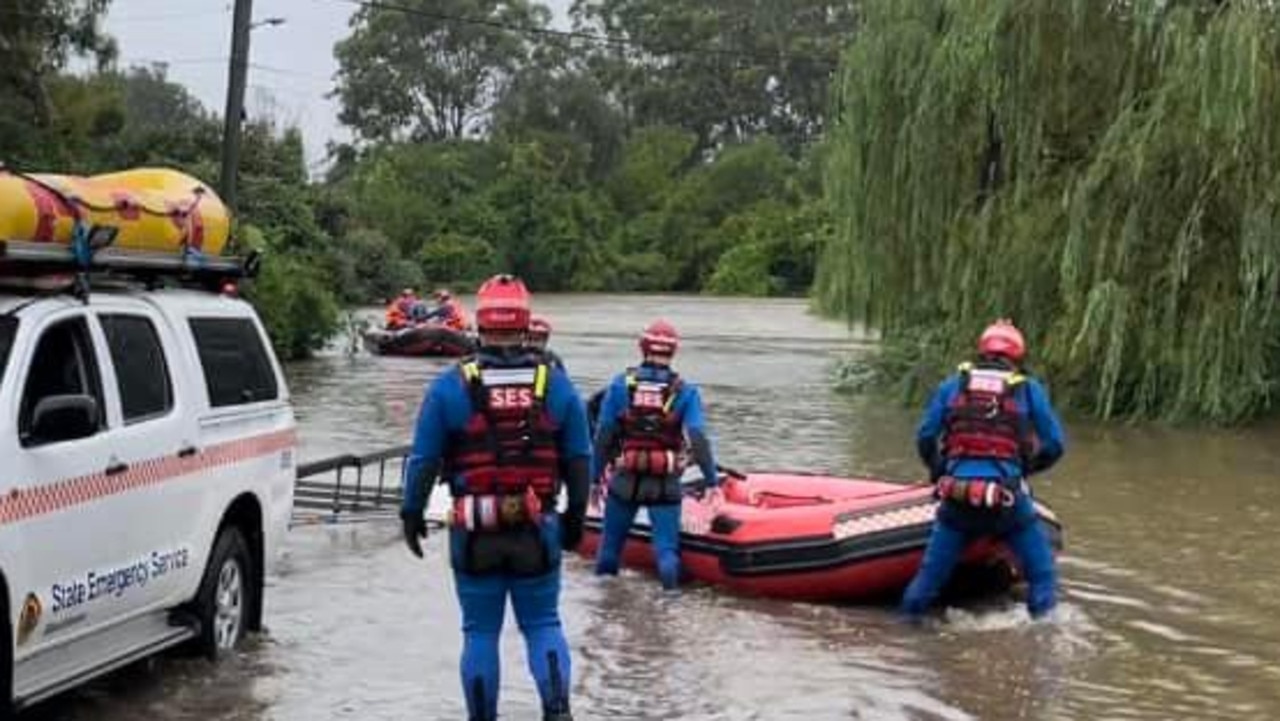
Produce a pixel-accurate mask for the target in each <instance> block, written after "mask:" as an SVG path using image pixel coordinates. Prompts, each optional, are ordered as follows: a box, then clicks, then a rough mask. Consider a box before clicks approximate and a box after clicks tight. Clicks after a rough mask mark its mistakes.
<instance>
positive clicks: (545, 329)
mask: <svg viewBox="0 0 1280 721" xmlns="http://www.w3.org/2000/svg"><path fill="white" fill-rule="evenodd" d="M529 336H530V337H532V338H536V339H544V338H550V337H551V323H550V322H548V321H547V319H546V318H543V317H542V316H540V315H535V316H532V317H531V318H530V319H529Z"/></svg>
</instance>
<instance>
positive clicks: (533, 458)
mask: <svg viewBox="0 0 1280 721" xmlns="http://www.w3.org/2000/svg"><path fill="white" fill-rule="evenodd" d="M476 320H477V325H478V328H479V333H480V343H481V348H480V351H479V353H478V354H477V355H476V356H474V357H473V358H469V359H464V360H463V361H462V362H460V363H459V364H458V365H457V366H456V367H454V368H453V369H451V370H450V371H447V372H445V373H444V374H443V375H441V376H440V377H438V378H437V379H436V380H435V381H434V382H433V383H432V384H431V386H430V387H429V388H428V389H427V392H426V397H425V399H424V401H423V405H422V410H421V411H420V413H419V416H418V424H417V431H416V434H415V436H414V440H413V451H412V453H411V454H410V456H409V460H408V463H407V464H406V469H405V486H404V488H405V492H404V503H403V507H402V508H401V519H402V520H403V523H404V537H405V542H406V543H407V544H408V546H409V549H410V551H411V552H412V553H413V554H414V555H415V556H418V557H419V558H421V557H422V548H421V545H420V539H422V538H425V537H426V523H425V520H424V518H423V512H424V509H425V508H426V506H427V502H428V500H429V497H430V490H431V484H432V481H433V479H435V478H436V477H437V475H439V477H440V479H441V483H446V484H448V486H449V491H450V494H451V496H452V499H453V503H452V508H451V510H450V514H449V550H450V559H451V563H452V566H453V575H454V581H455V585H456V587H457V593H458V601H459V604H460V605H461V607H462V630H463V634H464V647H463V651H462V662H461V670H462V686H463V693H464V694H465V697H466V702H467V710H468V713H469V717H470V719H471V721H493V719H496V718H497V716H498V678H499V666H500V660H499V646H498V641H499V636H500V634H501V631H502V624H503V615H504V613H505V609H506V604H507V598H508V597H510V598H511V603H512V606H513V608H514V609H515V615H516V621H517V622H518V623H519V626H520V631H521V633H522V634H523V635H524V639H525V644H526V647H527V652H528V662H529V668H530V671H531V672H532V673H533V678H534V680H535V681H536V683H537V687H538V693H539V695H540V697H541V700H542V707H543V714H544V716H543V718H544V719H547V720H548V721H552V720H554V721H570V720H571V718H572V717H571V716H570V714H569V689H570V682H571V666H570V659H569V648H568V646H567V644H566V642H565V636H564V632H563V630H562V628H561V624H560V613H559V603H560V562H561V554H562V550H572V549H574V548H576V547H577V546H578V544H579V543H580V542H581V540H582V525H583V518H584V516H585V514H586V507H587V500H588V494H589V492H590V475H589V469H590V462H591V442H590V437H589V435H588V432H587V419H586V412H585V410H584V408H583V405H582V400H581V398H580V397H579V396H578V392H577V390H576V389H575V388H574V386H573V382H572V381H571V380H569V377H568V376H566V375H565V374H564V373H563V372H562V371H560V370H557V369H555V368H553V367H551V366H550V365H548V364H547V363H546V362H545V361H544V360H543V359H542V358H541V356H538V355H536V354H532V353H530V352H529V351H528V350H527V349H526V348H525V336H526V333H527V331H528V327H529V293H528V291H527V290H525V287H524V284H523V283H521V282H520V281H519V280H518V279H516V278H513V277H511V276H506V275H502V276H496V277H494V278H493V279H490V280H489V281H488V282H486V283H485V284H484V285H483V286H482V287H481V288H480V290H479V292H478V293H477V312H476ZM562 479H563V481H564V485H565V487H566V491H567V496H568V503H567V510H566V511H564V512H563V513H559V514H557V513H556V500H557V496H558V492H559V490H560V487H561V481H562Z"/></svg>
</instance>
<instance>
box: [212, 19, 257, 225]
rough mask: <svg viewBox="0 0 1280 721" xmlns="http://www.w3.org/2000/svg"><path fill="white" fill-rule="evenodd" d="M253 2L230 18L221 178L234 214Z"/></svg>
mask: <svg viewBox="0 0 1280 721" xmlns="http://www.w3.org/2000/svg"><path fill="white" fill-rule="evenodd" d="M252 18H253V0H236V8H235V12H234V14H233V15H232V18H231V66H230V76H229V77H228V79H227V110H226V116H225V117H224V118H223V123H224V125H223V130H222V177H220V178H219V179H218V180H219V186H220V187H219V190H218V192H219V194H220V195H221V196H222V202H223V203H225V204H226V206H227V208H229V209H230V210H231V211H232V212H233V213H234V212H235V210H236V176H237V175H238V174H239V169H240V125H241V116H242V115H244V86H245V79H246V77H247V76H248V74H249V31H250V27H249V24H250V22H251V20H252Z"/></svg>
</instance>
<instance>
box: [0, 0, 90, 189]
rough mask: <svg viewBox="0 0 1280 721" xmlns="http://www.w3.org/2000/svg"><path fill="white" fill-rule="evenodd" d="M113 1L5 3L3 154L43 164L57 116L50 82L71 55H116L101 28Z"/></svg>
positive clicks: (0, 105)
mask: <svg viewBox="0 0 1280 721" xmlns="http://www.w3.org/2000/svg"><path fill="white" fill-rule="evenodd" d="M109 5H110V0H39V1H32V0H6V2H4V3H0V98H3V102H0V159H3V160H6V161H8V162H11V163H15V164H17V165H20V166H22V165H28V166H29V165H38V164H41V163H43V162H46V161H45V157H47V156H45V154H44V153H43V152H42V150H43V149H44V148H46V147H47V146H46V145H45V143H48V142H49V141H50V140H52V138H50V137H47V136H46V137H41V134H42V133H46V132H48V131H49V130H50V129H51V128H52V127H53V125H54V122H55V120H56V119H57V112H56V105H55V102H54V99H53V98H52V97H51V94H50V88H49V84H50V82H51V81H53V80H54V79H56V78H57V77H58V75H59V74H60V73H61V71H62V69H63V68H64V67H65V66H66V64H67V61H68V60H69V59H70V58H71V56H73V55H76V56H89V57H92V58H94V59H95V60H96V61H97V62H98V63H99V65H105V64H106V63H107V62H109V61H110V60H111V58H112V57H113V56H114V54H115V44H114V42H113V41H112V40H111V38H109V37H107V36H106V35H104V34H102V33H101V32H100V31H99V27H100V21H101V19H102V17H103V16H104V15H105V14H106V11H107V8H108V6H109Z"/></svg>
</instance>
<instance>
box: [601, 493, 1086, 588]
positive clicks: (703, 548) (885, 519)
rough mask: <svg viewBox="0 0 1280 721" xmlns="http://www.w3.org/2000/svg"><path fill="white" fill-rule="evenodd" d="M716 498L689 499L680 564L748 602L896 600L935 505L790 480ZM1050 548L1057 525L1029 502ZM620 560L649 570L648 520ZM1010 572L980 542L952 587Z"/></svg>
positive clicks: (918, 496) (917, 497) (641, 520)
mask: <svg viewBox="0 0 1280 721" xmlns="http://www.w3.org/2000/svg"><path fill="white" fill-rule="evenodd" d="M723 488H724V493H723V494H722V498H720V499H715V498H714V497H712V496H707V497H706V498H704V499H698V498H696V497H693V496H688V497H686V498H685V501H684V508H683V513H682V520H681V527H682V532H681V538H680V548H681V560H682V563H683V566H684V569H685V572H686V574H688V575H689V576H690V577H691V578H693V579H694V580H697V581H702V582H704V583H709V584H713V585H716V586H721V587H725V588H727V589H730V590H732V591H735V592H740V593H744V594H748V595H755V596H765V597H772V598H780V599H789V600H795V601H812V602H838V601H866V600H873V599H880V598H885V597H889V596H892V595H895V594H900V593H901V592H902V591H903V590H904V589H905V588H906V586H907V584H908V583H910V581H911V578H912V577H913V576H914V575H915V573H916V570H917V569H918V568H919V566H920V559H921V557H922V555H923V552H924V547H925V543H926V542H927V541H928V538H929V532H930V528H931V525H932V522H933V516H934V512H935V511H936V509H937V505H938V504H937V501H935V500H934V499H933V495H932V488H931V487H930V486H929V485H928V484H912V485H904V484H899V483H889V482H885V481H876V480H861V479H847V478H836V477H830V476H818V475H804V474H797V473H750V474H747V476H746V477H745V478H729V479H727V480H726V481H725V482H724V484H723ZM1036 510H1037V512H1038V513H1039V516H1040V522H1041V523H1043V524H1044V525H1045V529H1046V531H1047V532H1048V533H1049V534H1050V538H1051V539H1052V542H1053V546H1054V549H1055V550H1060V549H1061V547H1062V526H1061V524H1060V523H1059V521H1058V519H1057V517H1056V516H1055V515H1054V513H1053V512H1052V511H1051V510H1050V509H1049V508H1048V507H1046V506H1045V505H1044V504H1042V503H1040V502H1038V501H1037V502H1036ZM603 514H604V505H603V501H602V499H600V498H593V499H592V502H591V505H590V507H589V508H588V510H587V519H586V524H585V525H586V531H585V533H584V538H583V543H582V546H581V547H580V552H581V553H582V554H583V555H586V556H588V557H594V555H595V552H596V549H597V547H598V546H599V543H600V532H601V528H602V526H601V523H602V519H603ZM622 562H623V564H624V565H625V566H627V567H630V568H641V569H650V570H651V569H652V568H653V567H654V564H653V552H652V548H651V546H650V536H649V525H648V521H647V515H646V514H645V512H644V511H643V510H642V511H641V512H640V513H639V514H638V516H637V518H636V523H635V525H634V526H632V529H631V534H630V538H628V540H627V545H626V547H625V549H624V551H623V557H622ZM992 569H999V570H1000V571H1001V573H1000V574H999V575H1000V576H1003V578H1004V580H1006V581H1007V580H1009V579H1010V578H1011V575H1010V574H1011V573H1013V572H1014V569H1016V565H1015V564H1014V563H1013V557H1012V555H1011V553H1010V552H1009V550H1008V549H1007V548H1005V547H1004V546H1003V544H999V543H995V542H990V541H979V542H976V543H974V544H973V545H972V546H971V547H970V548H969V549H968V550H967V551H966V553H965V556H964V559H963V561H962V565H961V567H960V568H959V569H957V579H956V580H957V581H958V582H961V583H963V581H964V580H965V578H964V577H965V575H966V574H967V573H971V572H974V571H981V572H984V573H983V574H982V575H983V576H984V578H990V577H991V574H990V573H986V572H988V571H990V570H992Z"/></svg>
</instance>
